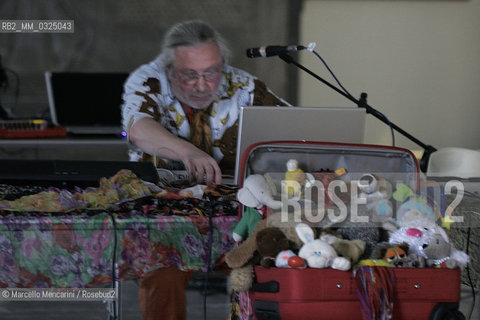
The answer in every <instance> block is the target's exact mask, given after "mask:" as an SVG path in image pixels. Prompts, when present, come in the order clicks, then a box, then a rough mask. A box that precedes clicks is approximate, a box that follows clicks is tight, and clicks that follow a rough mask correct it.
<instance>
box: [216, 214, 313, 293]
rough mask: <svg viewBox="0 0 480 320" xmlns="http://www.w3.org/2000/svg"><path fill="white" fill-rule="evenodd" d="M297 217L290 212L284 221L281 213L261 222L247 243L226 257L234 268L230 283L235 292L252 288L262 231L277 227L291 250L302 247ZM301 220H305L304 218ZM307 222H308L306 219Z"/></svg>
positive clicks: (228, 263)
mask: <svg viewBox="0 0 480 320" xmlns="http://www.w3.org/2000/svg"><path fill="white" fill-rule="evenodd" d="M295 216H296V215H295V213H293V212H289V213H288V215H287V217H286V219H282V213H281V212H275V213H273V214H272V215H270V216H268V217H267V218H266V219H263V220H261V221H260V222H259V223H258V224H257V226H256V228H255V230H253V232H252V234H251V235H250V236H249V237H248V238H246V239H245V241H243V242H242V243H241V244H240V245H239V246H238V247H236V248H234V249H232V250H231V251H230V252H228V253H227V254H226V255H225V262H226V263H227V265H228V266H229V267H230V268H232V271H231V272H230V277H229V283H230V287H231V288H232V289H233V290H235V291H239V292H240V291H248V290H249V289H250V288H251V286H252V283H253V264H254V263H255V255H256V254H257V253H258V251H257V241H256V236H257V234H258V233H259V232H260V231H262V230H264V229H266V228H268V227H277V228H279V229H280V230H281V231H282V232H283V234H284V235H285V236H286V237H287V239H288V240H289V243H290V245H291V247H290V249H292V250H297V249H299V248H300V247H301V246H302V241H301V240H300V238H299V237H298V235H297V232H296V231H295V226H296V225H297V222H296V221H297V220H296V219H295ZM301 218H302V219H305V218H304V217H303V216H302V217H301ZM302 221H303V220H302ZM305 222H308V221H307V220H306V219H305ZM297 263H298V262H297Z"/></svg>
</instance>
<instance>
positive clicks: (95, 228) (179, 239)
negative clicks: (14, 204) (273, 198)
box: [0, 196, 237, 288]
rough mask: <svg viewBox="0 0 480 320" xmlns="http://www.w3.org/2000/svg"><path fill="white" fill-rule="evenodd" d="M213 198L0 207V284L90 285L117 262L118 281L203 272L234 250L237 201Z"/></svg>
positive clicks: (109, 277)
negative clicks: (171, 270) (168, 269)
mask: <svg viewBox="0 0 480 320" xmlns="http://www.w3.org/2000/svg"><path fill="white" fill-rule="evenodd" d="M217 200H218V201H212V199H195V198H184V197H183V198H182V197H179V198H175V199H172V198H168V199H159V198H157V197H154V196H146V197H141V198H139V199H135V200H130V201H123V202H120V203H118V204H115V205H114V206H111V207H110V208H109V209H95V210H91V209H74V210H71V211H69V212H43V211H12V210H0V287H18V288H28V287H37V288H45V287H76V288H80V287H92V286H97V285H99V284H101V283H106V282H111V281H112V276H113V270H114V268H115V265H117V272H118V276H119V279H120V280H126V279H132V278H139V277H141V276H142V275H143V274H144V273H146V272H149V271H152V270H154V269H157V268H162V267H165V266H176V267H178V268H179V269H181V270H201V271H206V269H207V266H208V265H209V264H210V265H211V266H213V265H214V264H215V262H217V260H218V259H219V258H221V257H222V255H223V254H225V253H226V252H228V251H229V250H231V249H232V248H233V246H234V245H235V242H234V241H233V239H232V237H231V230H232V229H233V227H234V225H235V224H236V222H237V217H236V215H235V213H236V209H237V207H236V203H235V202H234V201H230V200H225V199H217ZM210 231H212V232H210ZM209 256H210V259H209ZM209 260H210V262H209Z"/></svg>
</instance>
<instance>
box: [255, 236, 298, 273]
mask: <svg viewBox="0 0 480 320" xmlns="http://www.w3.org/2000/svg"><path fill="white" fill-rule="evenodd" d="M256 238H257V251H258V253H259V254H260V255H261V257H262V258H261V260H260V265H261V266H262V267H265V268H270V267H273V266H274V265H275V259H276V258H277V255H278V254H279V253H280V252H282V251H284V250H287V249H289V248H290V243H289V242H288V239H287V237H286V236H285V234H283V232H282V231H280V229H278V228H276V227H269V228H266V229H263V230H261V231H259V232H258V233H257V236H256Z"/></svg>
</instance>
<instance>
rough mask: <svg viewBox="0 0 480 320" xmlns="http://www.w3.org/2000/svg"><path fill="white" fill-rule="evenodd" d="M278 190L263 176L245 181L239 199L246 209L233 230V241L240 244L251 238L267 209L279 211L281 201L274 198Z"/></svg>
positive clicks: (257, 175) (254, 176)
mask: <svg viewBox="0 0 480 320" xmlns="http://www.w3.org/2000/svg"><path fill="white" fill-rule="evenodd" d="M275 194H276V189H275V187H274V186H272V185H271V184H270V183H269V182H268V180H267V178H266V177H265V176H263V175H261V174H253V175H250V176H248V177H247V178H246V179H245V182H244V184H243V188H241V189H240V190H238V192H237V199H238V201H239V202H240V203H241V204H243V205H244V206H245V207H246V208H245V211H244V212H243V214H242V218H241V219H240V221H239V222H238V223H237V225H236V226H235V228H234V229H233V234H232V236H233V239H234V240H235V241H236V242H240V241H242V240H244V239H246V238H247V237H248V236H250V235H251V234H252V232H253V230H254V229H255V227H256V226H257V224H258V222H259V221H260V220H262V218H263V216H264V212H265V210H266V207H269V208H272V209H279V208H280V207H281V206H282V202H281V201H276V200H274V199H273V196H274V195H275Z"/></svg>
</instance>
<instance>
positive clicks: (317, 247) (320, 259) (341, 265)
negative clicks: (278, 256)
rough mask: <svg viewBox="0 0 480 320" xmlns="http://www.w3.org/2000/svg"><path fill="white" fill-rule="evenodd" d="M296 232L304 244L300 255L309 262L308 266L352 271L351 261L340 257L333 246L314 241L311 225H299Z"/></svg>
mask: <svg viewBox="0 0 480 320" xmlns="http://www.w3.org/2000/svg"><path fill="white" fill-rule="evenodd" d="M295 230H296V231H297V233H298V236H299V237H300V239H301V240H302V241H303V243H304V245H303V246H302V247H301V248H300V251H299V252H298V255H299V257H300V258H303V259H305V260H306V261H307V265H308V266H309V267H310V268H328V267H331V268H333V269H338V270H343V271H346V270H349V269H350V267H351V264H350V261H348V260H347V259H346V258H343V257H339V256H338V255H337V253H336V252H335V249H333V247H332V246H331V245H329V244H328V243H327V242H325V241H323V240H320V239H314V233H313V230H312V228H310V226H309V225H307V224H305V223H299V224H297V226H296V227H295Z"/></svg>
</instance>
